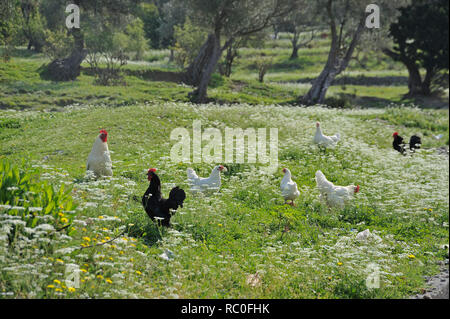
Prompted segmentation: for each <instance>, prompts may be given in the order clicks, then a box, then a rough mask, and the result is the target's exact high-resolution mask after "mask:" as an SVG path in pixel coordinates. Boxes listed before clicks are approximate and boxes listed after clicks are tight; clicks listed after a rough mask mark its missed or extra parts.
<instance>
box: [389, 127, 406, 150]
mask: <svg viewBox="0 0 450 319" xmlns="http://www.w3.org/2000/svg"><path fill="white" fill-rule="evenodd" d="M392 136H393V137H394V141H393V142H392V146H393V147H394V150H396V151H398V152H400V153H402V154H403V155H405V152H406V149H405V142H404V141H403V137H401V136H400V135H398V133H397V132H395V133H394V134H392Z"/></svg>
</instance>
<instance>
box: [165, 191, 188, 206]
mask: <svg viewBox="0 0 450 319" xmlns="http://www.w3.org/2000/svg"><path fill="white" fill-rule="evenodd" d="M185 199H186V193H185V192H184V190H182V189H181V188H179V187H178V186H177V187H174V188H173V189H172V190H171V191H170V193H169V199H168V201H169V202H170V204H171V206H172V207H171V208H173V209H177V208H178V207H183V202H184V200H185Z"/></svg>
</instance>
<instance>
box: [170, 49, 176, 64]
mask: <svg viewBox="0 0 450 319" xmlns="http://www.w3.org/2000/svg"><path fill="white" fill-rule="evenodd" d="M174 60H175V51H174V50H173V49H170V56H169V63H172V62H173V61H174Z"/></svg>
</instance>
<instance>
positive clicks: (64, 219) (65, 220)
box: [61, 217, 69, 224]
mask: <svg viewBox="0 0 450 319" xmlns="http://www.w3.org/2000/svg"><path fill="white" fill-rule="evenodd" d="M68 222H69V220H68V219H67V218H65V217H63V218H61V223H64V224H66V223H68Z"/></svg>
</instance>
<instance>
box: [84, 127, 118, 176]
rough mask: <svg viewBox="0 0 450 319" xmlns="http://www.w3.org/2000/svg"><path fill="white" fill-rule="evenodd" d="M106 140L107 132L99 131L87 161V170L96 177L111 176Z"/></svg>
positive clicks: (110, 163)
mask: <svg viewBox="0 0 450 319" xmlns="http://www.w3.org/2000/svg"><path fill="white" fill-rule="evenodd" d="M107 140H108V132H106V131H105V130H101V131H100V134H99V135H98V136H97V138H96V139H95V142H94V146H92V150H91V153H90V154H89V157H88V160H87V170H88V171H92V172H93V173H94V174H95V176H97V177H101V176H113V171H112V162H111V156H110V154H109V149H108V143H107Z"/></svg>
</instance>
